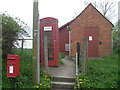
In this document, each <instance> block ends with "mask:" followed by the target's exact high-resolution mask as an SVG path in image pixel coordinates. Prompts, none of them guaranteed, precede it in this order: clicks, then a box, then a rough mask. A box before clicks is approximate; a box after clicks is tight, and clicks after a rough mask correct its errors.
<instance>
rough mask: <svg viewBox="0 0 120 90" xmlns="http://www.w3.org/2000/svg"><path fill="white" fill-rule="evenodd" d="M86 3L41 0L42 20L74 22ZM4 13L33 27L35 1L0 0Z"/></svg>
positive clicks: (67, 0) (79, 0) (73, 0)
mask: <svg viewBox="0 0 120 90" xmlns="http://www.w3.org/2000/svg"><path fill="white" fill-rule="evenodd" d="M84 1H85V0H39V13H40V18H44V17H54V18H57V19H58V21H59V26H61V25H63V24H65V23H67V22H69V21H70V20H72V19H73V17H75V13H77V14H79V13H81V11H83V10H84V8H85V7H86V5H84ZM86 1H90V0H86ZM92 1H93V0H92ZM95 1H96V0H95ZM98 1H99V0H98ZM114 1H119V0H114ZM4 11H7V12H8V14H10V15H13V16H15V17H19V18H20V19H21V20H23V21H24V22H26V23H28V25H29V26H30V27H32V19H33V0H0V12H4Z"/></svg>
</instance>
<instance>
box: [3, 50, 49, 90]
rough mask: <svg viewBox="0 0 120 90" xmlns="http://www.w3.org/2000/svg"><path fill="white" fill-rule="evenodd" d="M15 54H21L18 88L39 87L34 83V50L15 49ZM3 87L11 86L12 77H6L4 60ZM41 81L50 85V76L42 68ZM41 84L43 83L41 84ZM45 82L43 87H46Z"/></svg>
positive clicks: (17, 80)
mask: <svg viewBox="0 0 120 90" xmlns="http://www.w3.org/2000/svg"><path fill="white" fill-rule="evenodd" d="M13 54H16V55H20V76H19V77H17V78H16V86H17V88H37V87H36V86H34V85H33V83H32V50H27V49H25V50H23V51H21V50H20V49H17V50H14V51H13ZM2 71H3V72H2V73H3V81H2V82H3V85H2V87H3V88H11V85H10V78H7V77H6V64H5V63H4V61H3V69H2ZM40 76H41V77H40V78H41V83H43V82H44V83H46V84H47V86H50V79H49V78H50V77H48V76H47V75H45V73H44V71H43V70H42V68H41V72H40ZM40 85H41V84H40ZM47 86H45V85H44V84H42V85H41V87H44V88H45V87H46V88H48V87H47Z"/></svg>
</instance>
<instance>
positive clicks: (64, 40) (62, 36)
mask: <svg viewBox="0 0 120 90" xmlns="http://www.w3.org/2000/svg"><path fill="white" fill-rule="evenodd" d="M65 44H69V31H68V29H67V28H66V27H64V28H62V30H59V52H61V53H68V51H65Z"/></svg>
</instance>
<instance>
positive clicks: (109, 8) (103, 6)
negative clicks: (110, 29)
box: [84, 0, 117, 21]
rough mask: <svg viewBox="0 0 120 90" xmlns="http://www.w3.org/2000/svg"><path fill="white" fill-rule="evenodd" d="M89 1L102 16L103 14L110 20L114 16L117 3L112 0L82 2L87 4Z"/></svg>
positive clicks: (86, 0)
mask: <svg viewBox="0 0 120 90" xmlns="http://www.w3.org/2000/svg"><path fill="white" fill-rule="evenodd" d="M89 3H91V4H92V5H93V6H94V7H95V8H96V9H98V10H99V11H100V12H101V13H102V14H103V16H105V17H106V18H107V19H109V20H110V21H111V20H112V18H113V17H115V15H116V14H115V5H117V3H116V2H115V1H114V0H99V1H98V0H89V1H88V0H85V1H84V4H85V5H88V4H89Z"/></svg>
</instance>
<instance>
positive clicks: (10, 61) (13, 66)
mask: <svg viewBox="0 0 120 90" xmlns="http://www.w3.org/2000/svg"><path fill="white" fill-rule="evenodd" d="M19 75H20V56H18V55H7V77H11V78H15V77H17V76H19Z"/></svg>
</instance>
